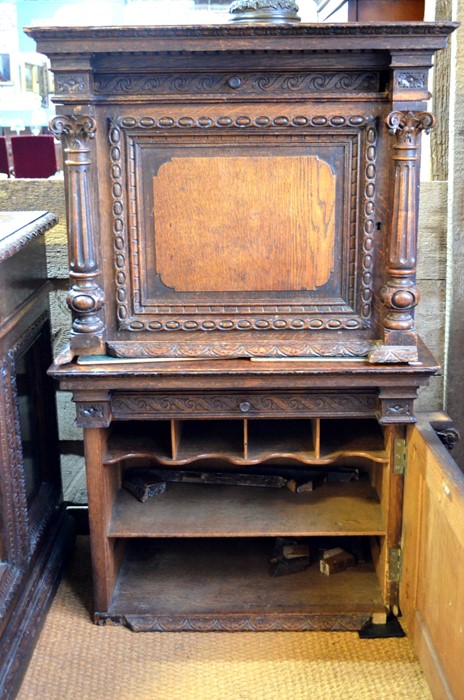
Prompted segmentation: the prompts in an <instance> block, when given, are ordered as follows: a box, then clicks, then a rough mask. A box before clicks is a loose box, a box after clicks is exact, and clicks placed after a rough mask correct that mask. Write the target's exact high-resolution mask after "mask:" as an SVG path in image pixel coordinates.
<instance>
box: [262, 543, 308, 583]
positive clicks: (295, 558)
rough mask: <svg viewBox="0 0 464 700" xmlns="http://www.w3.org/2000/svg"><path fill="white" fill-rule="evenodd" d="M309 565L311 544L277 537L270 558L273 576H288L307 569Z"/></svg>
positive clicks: (270, 570)
mask: <svg viewBox="0 0 464 700" xmlns="http://www.w3.org/2000/svg"><path fill="white" fill-rule="evenodd" d="M308 566H309V546H308V545H307V544H304V543H301V542H296V541H295V540H290V539H286V538H284V537H277V538H276V541H275V545H274V552H273V555H272V558H271V560H270V568H269V573H270V574H271V576H288V575H290V574H298V573H300V572H301V571H305V569H307V568H308Z"/></svg>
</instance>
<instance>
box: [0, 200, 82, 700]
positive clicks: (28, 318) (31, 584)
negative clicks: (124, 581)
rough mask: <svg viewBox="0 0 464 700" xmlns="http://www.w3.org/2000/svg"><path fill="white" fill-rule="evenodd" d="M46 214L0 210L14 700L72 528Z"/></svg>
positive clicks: (3, 456)
mask: <svg viewBox="0 0 464 700" xmlns="http://www.w3.org/2000/svg"><path fill="white" fill-rule="evenodd" d="M55 222H56V217H55V216H54V215H52V214H49V213H48V212H2V213H0V513H1V517H0V696H1V697H2V698H5V699H7V698H12V697H14V695H15V693H16V691H17V689H18V687H19V683H20V681H21V679H22V676H23V674H24V673H25V670H26V665H27V662H28V660H29V658H30V656H31V654H32V651H33V648H34V643H35V641H36V639H37V636H38V633H39V631H40V626H41V623H42V622H43V619H44V616H45V613H46V611H47V609H48V606H49V605H50V603H51V600H52V598H53V595H54V592H55V590H56V587H57V585H58V581H59V578H60V574H61V569H62V565H63V560H64V556H65V553H66V549H67V547H68V546H69V543H70V539H71V535H72V528H71V526H70V521H69V520H68V518H67V517H66V515H65V511H64V507H63V504H62V498H61V479H60V463H59V453H58V433H57V425H56V415H55V408H54V405H55V404H54V395H53V390H52V385H51V383H50V382H49V380H48V378H47V376H46V369H47V366H48V364H49V362H50V359H51V344H50V327H49V308H48V292H49V290H50V285H49V283H48V282H47V280H46V259H45V243H44V236H43V234H44V232H45V231H47V230H48V229H49V228H50V227H51V226H53V224H54V223H55Z"/></svg>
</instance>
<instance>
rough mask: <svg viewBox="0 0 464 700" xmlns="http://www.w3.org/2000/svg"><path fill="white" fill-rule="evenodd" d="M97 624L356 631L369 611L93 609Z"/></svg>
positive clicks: (153, 628)
mask: <svg viewBox="0 0 464 700" xmlns="http://www.w3.org/2000/svg"><path fill="white" fill-rule="evenodd" d="M94 619H95V622H96V623H97V624H99V625H104V624H119V625H125V626H126V627H128V628H129V629H131V630H132V631H133V632H317V631H323V630H325V631H332V632H335V631H340V632H356V631H358V630H361V629H363V628H364V627H366V626H367V625H369V624H370V622H371V621H372V615H370V614H369V613H353V614H343V613H341V614H338V615H337V614H324V613H312V614H310V615H309V614H308V615H298V614H295V615H291V614H286V615H281V616H280V617H277V616H276V615H272V614H269V615H221V616H208V615H177V616H174V615H172V616H168V615H156V614H150V613H147V614H145V615H111V614H109V613H100V612H97V613H95V616H94Z"/></svg>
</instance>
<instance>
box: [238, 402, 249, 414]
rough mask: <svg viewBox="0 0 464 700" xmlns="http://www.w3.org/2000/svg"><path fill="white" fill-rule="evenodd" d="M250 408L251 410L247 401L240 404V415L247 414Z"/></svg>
mask: <svg viewBox="0 0 464 700" xmlns="http://www.w3.org/2000/svg"><path fill="white" fill-rule="evenodd" d="M250 408H251V403H249V402H248V401H242V403H241V404H240V410H241V412H242V413H248V411H249V410H250Z"/></svg>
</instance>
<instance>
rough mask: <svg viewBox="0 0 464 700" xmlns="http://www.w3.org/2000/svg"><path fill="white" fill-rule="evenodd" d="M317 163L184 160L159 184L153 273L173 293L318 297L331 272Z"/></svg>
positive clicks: (330, 206)
mask: <svg viewBox="0 0 464 700" xmlns="http://www.w3.org/2000/svg"><path fill="white" fill-rule="evenodd" d="M335 180H336V176H335V175H334V174H333V172H332V168H331V166H330V165H329V164H328V163H326V162H325V161H324V160H321V159H320V158H318V157H317V156H312V155H309V156H280V157H278V156H275V155H274V156H273V157H272V158H270V157H257V156H250V157H246V156H244V157H241V156H240V157H237V156H233V157H227V156H225V157H222V156H221V157H194V158H192V157H185V158H183V157H181V158H172V160H169V161H168V162H166V163H164V164H163V165H162V166H161V167H160V168H159V170H158V172H157V174H156V176H155V177H154V178H153V187H154V217H155V249H156V252H155V255H156V272H157V273H158V274H159V275H160V278H161V281H162V282H163V284H164V285H165V286H166V287H170V288H172V289H174V290H175V291H176V292H206V291H238V292H244V291H253V292H256V291H266V290H268V291H281V290H298V291H300V290H311V291H313V290H315V289H316V288H317V287H320V286H322V285H324V284H326V283H327V282H328V281H329V278H330V275H331V272H332V270H333V266H334V242H335V216H334V212H335V184H336V183H335Z"/></svg>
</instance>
